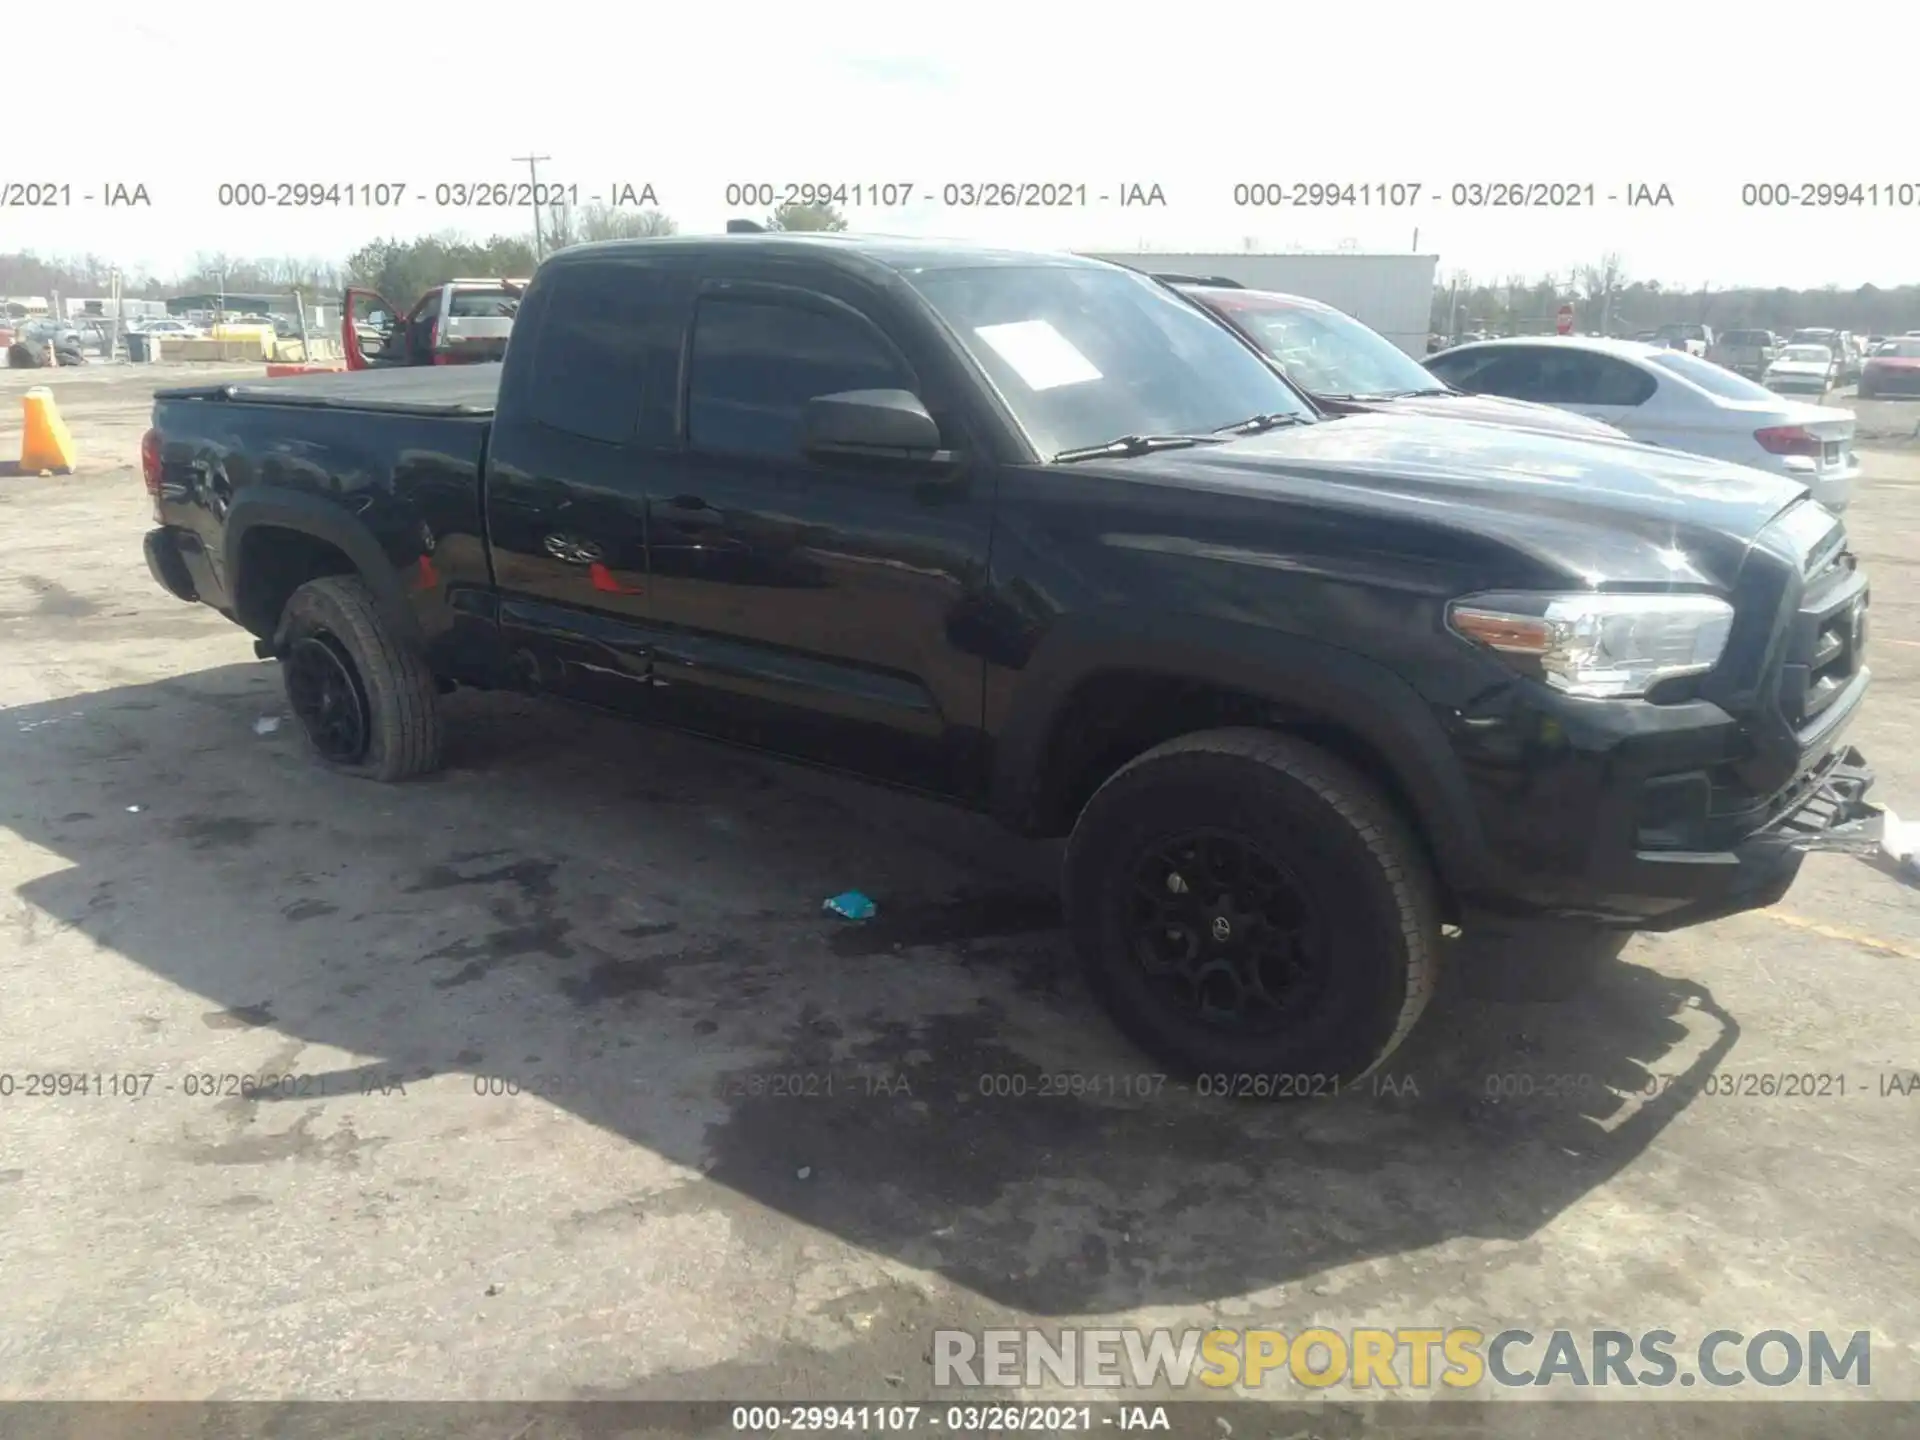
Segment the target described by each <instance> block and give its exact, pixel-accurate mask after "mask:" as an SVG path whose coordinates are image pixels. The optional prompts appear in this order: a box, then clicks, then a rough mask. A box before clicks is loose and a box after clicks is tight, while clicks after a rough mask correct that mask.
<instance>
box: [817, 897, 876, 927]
mask: <svg viewBox="0 0 1920 1440" xmlns="http://www.w3.org/2000/svg"><path fill="white" fill-rule="evenodd" d="M820 908H821V909H822V910H825V911H826V912H827V913H828V914H829V915H838V916H839V917H840V918H841V919H842V920H871V919H872V918H873V917H874V915H875V914H876V913H878V911H879V909H880V907H879V906H878V905H875V904H874V903H873V901H871V900H869V899H868V898H867V897H866V896H865V895H862V894H861V893H860V892H859V891H858V890H847V891H844V892H842V893H841V894H838V895H835V896H833V897H831V898H830V899H829V900H827V902H826V903H825V904H823V905H822V906H821V907H820Z"/></svg>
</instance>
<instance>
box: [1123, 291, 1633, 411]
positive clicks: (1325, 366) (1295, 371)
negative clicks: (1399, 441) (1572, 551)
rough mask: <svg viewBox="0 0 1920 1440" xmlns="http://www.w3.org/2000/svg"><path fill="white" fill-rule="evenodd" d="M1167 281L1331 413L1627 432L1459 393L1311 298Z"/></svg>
mask: <svg viewBox="0 0 1920 1440" xmlns="http://www.w3.org/2000/svg"><path fill="white" fill-rule="evenodd" d="M1160 278H1162V279H1166V277H1164V276H1163V277H1160ZM1169 283H1171V284H1172V285H1173V286H1174V288H1175V289H1176V290H1178V291H1179V292H1180V293H1181V294H1183V295H1185V296H1187V297H1188V298H1189V299H1190V300H1192V301H1193V302H1194V303H1195V304H1197V305H1199V306H1200V307H1201V308H1202V309H1204V310H1205V311H1207V312H1208V313H1209V314H1210V315H1213V316H1215V317H1216V318H1218V319H1219V320H1220V321H1221V322H1222V323H1224V324H1226V325H1227V326H1229V327H1230V328H1231V329H1232V330H1233V331H1234V332H1235V333H1236V334H1238V335H1239V336H1240V337H1241V338H1242V339H1244V340H1245V341H1246V342H1247V343H1248V344H1249V345H1252V346H1253V347H1254V348H1255V349H1256V350H1258V351H1259V352H1260V353H1261V354H1262V355H1265V356H1266V357H1267V358H1268V359H1269V360H1271V361H1273V363H1274V364H1275V365H1277V366H1278V367H1279V369H1280V372H1281V374H1283V375H1285V376H1286V378H1287V379H1288V380H1289V381H1291V382H1292V383H1293V385H1294V387H1295V388H1296V389H1298V390H1300V391H1302V392H1304V393H1305V394H1306V395H1307V397H1308V398H1309V399H1311V400H1312V401H1313V403H1314V405H1315V406H1316V407H1318V408H1319V409H1321V410H1324V411H1327V412H1329V413H1331V414H1336V415H1344V414H1352V413H1354V412H1356V411H1362V410H1385V411H1390V412H1391V413H1393V414H1397V415H1440V416H1445V417H1446V418H1448V419H1451V420H1479V421H1483V422H1487V423H1490V424H1495V425H1516V426H1519V427H1521V428H1523V429H1528V430H1546V431H1551V432H1554V433H1557V434H1575V435H1586V436H1589V437H1593V436H1604V437H1608V438H1611V439H1615V440H1621V439H1625V438H1626V437H1625V436H1624V435H1622V434H1621V433H1620V431H1618V430H1616V429H1614V428H1613V427H1612V426H1611V425H1607V424H1605V423H1603V422H1601V421H1597V420H1589V419H1587V418H1586V417H1584V416H1581V415H1575V414H1573V413H1572V412H1571V411H1567V410H1559V409H1555V408H1554V407H1553V406H1551V405H1529V404H1527V403H1525V402H1524V401H1519V400H1502V399H1499V398H1497V397H1494V396H1485V395H1467V394H1463V393H1462V392H1460V391H1458V390H1455V389H1453V388H1452V387H1451V386H1449V385H1446V384H1444V383H1443V382H1441V381H1439V380H1436V379H1435V378H1434V376H1433V374H1432V373H1431V372H1430V371H1428V370H1426V369H1424V368H1422V366H1421V364H1420V362H1419V361H1417V360H1415V359H1414V358H1413V357H1412V356H1410V355H1408V354H1407V353H1406V352H1405V351H1404V350H1402V349H1401V348H1400V347H1399V346H1398V345H1395V344H1394V343H1393V342H1392V341H1391V340H1389V339H1387V338H1386V337H1385V336H1384V335H1381V334H1378V333H1377V332H1375V331H1373V330H1370V329H1368V328H1367V327H1366V326H1365V325H1362V324H1361V323H1360V322H1359V321H1358V320H1355V319H1354V318H1353V317H1352V316H1350V315H1347V314H1345V313H1343V312H1342V311H1339V310H1336V309H1335V308H1334V307H1333V306H1331V305H1323V304H1321V303H1320V302H1319V301H1318V300H1308V299H1305V298H1303V297H1302V296H1298V295H1280V294H1275V293H1274V292H1272V291H1270V290H1248V289H1245V288H1242V287H1240V286H1238V285H1231V284H1228V285H1222V284H1219V283H1200V282H1189V281H1181V280H1172V281H1169Z"/></svg>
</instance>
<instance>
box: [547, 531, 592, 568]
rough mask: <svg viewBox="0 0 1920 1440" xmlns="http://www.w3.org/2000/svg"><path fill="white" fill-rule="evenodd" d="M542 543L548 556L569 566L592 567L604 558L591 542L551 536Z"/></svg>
mask: <svg viewBox="0 0 1920 1440" xmlns="http://www.w3.org/2000/svg"><path fill="white" fill-rule="evenodd" d="M540 543H541V545H542V546H543V547H545V549H546V552H547V554H549V555H551V556H552V557H553V558H554V559H556V560H559V561H561V562H562V563H564V564H567V565H591V564H593V563H594V562H595V561H596V560H599V559H601V558H602V554H601V550H600V547H599V546H598V545H595V544H594V543H593V542H592V541H590V540H570V539H568V538H567V537H566V536H565V535H549V536H547V537H546V538H545V539H543V540H542V541H541V542H540Z"/></svg>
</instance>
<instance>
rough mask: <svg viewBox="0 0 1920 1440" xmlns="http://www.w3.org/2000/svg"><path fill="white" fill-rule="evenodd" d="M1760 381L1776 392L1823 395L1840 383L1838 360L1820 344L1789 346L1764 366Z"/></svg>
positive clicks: (1781, 393) (1782, 393)
mask: <svg viewBox="0 0 1920 1440" xmlns="http://www.w3.org/2000/svg"><path fill="white" fill-rule="evenodd" d="M1762 383H1763V384H1764V385H1765V386H1766V387H1767V389H1769V390H1772V391H1773V392H1775V393H1776V394H1780V395H1792V394H1806V395H1815V396H1824V395H1825V394H1826V393H1827V392H1828V391H1829V390H1831V389H1833V387H1834V386H1836V385H1838V384H1839V383H1840V362H1839V360H1837V359H1836V358H1835V357H1834V353H1833V351H1831V350H1829V349H1828V348H1827V347H1826V346H1824V345H1789V346H1787V347H1786V349H1784V350H1782V351H1781V352H1780V356H1779V358H1778V359H1776V360H1775V361H1774V362H1773V363H1772V364H1771V365H1769V366H1768V367H1767V371H1766V374H1765V375H1764V376H1763V377H1762Z"/></svg>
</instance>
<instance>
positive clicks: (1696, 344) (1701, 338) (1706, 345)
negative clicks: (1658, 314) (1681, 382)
mask: <svg viewBox="0 0 1920 1440" xmlns="http://www.w3.org/2000/svg"><path fill="white" fill-rule="evenodd" d="M1653 333H1654V337H1655V343H1656V344H1660V345H1665V346H1666V347H1667V348H1668V349H1670V350H1684V351H1686V352H1687V354H1689V355H1698V356H1699V357H1700V358H1701V359H1703V360H1704V359H1705V358H1706V357H1707V352H1708V351H1709V350H1711V349H1713V331H1712V330H1710V329H1708V328H1707V327H1706V326H1705V325H1678V324H1675V325H1662V326H1661V327H1660V328H1659V329H1658V330H1656V331H1654V332H1653Z"/></svg>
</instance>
